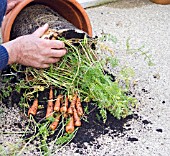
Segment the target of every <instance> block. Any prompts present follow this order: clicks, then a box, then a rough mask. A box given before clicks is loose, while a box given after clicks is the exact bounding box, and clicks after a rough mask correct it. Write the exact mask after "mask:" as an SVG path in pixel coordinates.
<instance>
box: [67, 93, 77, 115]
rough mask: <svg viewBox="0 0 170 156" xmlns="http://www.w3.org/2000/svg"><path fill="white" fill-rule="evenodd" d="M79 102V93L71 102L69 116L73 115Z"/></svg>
mask: <svg viewBox="0 0 170 156" xmlns="http://www.w3.org/2000/svg"><path fill="white" fill-rule="evenodd" d="M76 102H77V93H76V94H75V95H74V97H73V100H72V101H71V104H70V107H69V108H68V114H71V115H72V114H73V110H74V108H75V106H76Z"/></svg>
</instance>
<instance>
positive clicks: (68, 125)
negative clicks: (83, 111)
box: [66, 116, 74, 133]
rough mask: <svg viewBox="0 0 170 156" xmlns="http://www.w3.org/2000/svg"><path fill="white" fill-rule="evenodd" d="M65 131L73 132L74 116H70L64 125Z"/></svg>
mask: <svg viewBox="0 0 170 156" xmlns="http://www.w3.org/2000/svg"><path fill="white" fill-rule="evenodd" d="M66 132H67V133H73V132H74V118H73V116H71V117H70V120H69V122H68V124H67V125H66Z"/></svg>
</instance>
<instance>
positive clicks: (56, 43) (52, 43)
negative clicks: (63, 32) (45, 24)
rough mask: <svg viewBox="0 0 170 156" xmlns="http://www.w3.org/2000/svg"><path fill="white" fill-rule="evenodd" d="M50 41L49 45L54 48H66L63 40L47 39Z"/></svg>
mask: <svg viewBox="0 0 170 156" xmlns="http://www.w3.org/2000/svg"><path fill="white" fill-rule="evenodd" d="M46 41H47V43H48V46H50V47H51V48H52V49H63V48H65V44H64V42H62V41H59V40H46Z"/></svg>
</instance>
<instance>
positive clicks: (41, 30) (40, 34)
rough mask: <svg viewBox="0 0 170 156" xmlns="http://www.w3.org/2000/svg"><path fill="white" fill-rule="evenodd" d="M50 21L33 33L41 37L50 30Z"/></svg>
mask: <svg viewBox="0 0 170 156" xmlns="http://www.w3.org/2000/svg"><path fill="white" fill-rule="evenodd" d="M48 27H49V25H48V23H46V24H45V25H44V26H42V27H40V28H38V29H37V30H36V31H35V32H34V33H33V35H34V36H37V37H41V36H42V35H43V34H44V33H45V32H46V31H47V30H48Z"/></svg>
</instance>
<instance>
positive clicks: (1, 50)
mask: <svg viewBox="0 0 170 156" xmlns="http://www.w3.org/2000/svg"><path fill="white" fill-rule="evenodd" d="M8 59H9V55H8V52H7V50H6V48H5V47H3V46H2V45H0V70H2V69H4V68H5V67H6V66H7V64H8Z"/></svg>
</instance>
